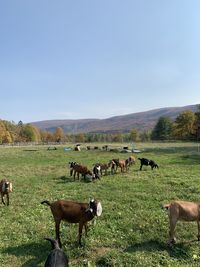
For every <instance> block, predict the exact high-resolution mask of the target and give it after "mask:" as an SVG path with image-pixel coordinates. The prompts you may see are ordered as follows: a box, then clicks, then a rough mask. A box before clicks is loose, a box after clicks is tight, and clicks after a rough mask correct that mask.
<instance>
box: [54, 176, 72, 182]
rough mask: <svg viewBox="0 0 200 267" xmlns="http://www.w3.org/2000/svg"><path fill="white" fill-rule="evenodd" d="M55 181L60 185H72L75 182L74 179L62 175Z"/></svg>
mask: <svg viewBox="0 0 200 267" xmlns="http://www.w3.org/2000/svg"><path fill="white" fill-rule="evenodd" d="M55 180H58V183H72V182H74V178H73V177H69V176H65V175H62V176H60V177H57V178H55Z"/></svg>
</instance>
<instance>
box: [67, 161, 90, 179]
mask: <svg viewBox="0 0 200 267" xmlns="http://www.w3.org/2000/svg"><path fill="white" fill-rule="evenodd" d="M72 169H73V171H74V181H75V178H76V174H77V177H78V180H79V175H80V174H82V175H83V177H84V179H85V178H86V175H87V174H89V175H91V176H93V175H92V172H91V171H90V170H89V169H88V167H86V166H83V165H80V164H75V165H73V166H72Z"/></svg>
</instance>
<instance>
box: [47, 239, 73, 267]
mask: <svg viewBox="0 0 200 267" xmlns="http://www.w3.org/2000/svg"><path fill="white" fill-rule="evenodd" d="M45 239H46V240H48V241H50V242H51V246H52V251H51V252H50V254H49V255H48V257H47V260H46V262H45V265H44V267H68V266H69V263H68V258H67V256H66V255H65V253H64V252H63V250H62V249H60V247H59V244H58V241H57V240H55V239H52V238H49V237H45Z"/></svg>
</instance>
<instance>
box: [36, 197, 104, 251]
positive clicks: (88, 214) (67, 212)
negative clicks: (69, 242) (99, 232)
mask: <svg viewBox="0 0 200 267" xmlns="http://www.w3.org/2000/svg"><path fill="white" fill-rule="evenodd" d="M41 204H47V205H48V206H50V208H51V212H52V214H53V217H54V221H55V228H56V239H57V240H58V243H59V246H60V247H61V246H62V245H61V241H60V223H61V221H62V220H65V221H67V222H69V223H78V224H79V235H78V242H79V245H81V237H82V230H83V226H84V228H85V233H86V235H87V222H88V221H91V220H92V219H94V217H95V216H100V215H101V213H102V206H101V203H100V202H98V201H96V200H94V199H93V200H91V201H90V202H89V204H88V203H78V202H74V201H71V200H58V201H55V202H52V203H50V202H49V201H47V200H44V201H42V202H41Z"/></svg>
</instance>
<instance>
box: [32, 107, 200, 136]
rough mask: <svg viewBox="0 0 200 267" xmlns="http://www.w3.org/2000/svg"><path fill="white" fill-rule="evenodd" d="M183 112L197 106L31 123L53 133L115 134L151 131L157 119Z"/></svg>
mask: <svg viewBox="0 0 200 267" xmlns="http://www.w3.org/2000/svg"><path fill="white" fill-rule="evenodd" d="M185 110H192V111H193V112H195V111H196V110H197V105H190V106H184V107H169V108H159V109H154V110H150V111H144V112H138V113H132V114H128V115H122V116H115V117H111V118H107V119H80V120H46V121H38V122H32V124H33V125H35V126H37V127H38V128H40V129H42V130H47V131H49V132H54V131H55V129H56V128H57V127H61V128H63V130H64V131H65V133H73V134H76V133H80V132H82V133H88V132H92V133H101V132H102V133H117V132H123V133H125V132H129V131H130V130H131V129H133V128H136V129H138V130H140V131H144V130H148V129H149V130H150V129H153V127H154V126H155V124H156V122H157V121H158V118H159V117H161V116H167V117H170V118H172V119H175V118H176V117H177V116H178V114H179V113H181V112H183V111H185Z"/></svg>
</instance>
